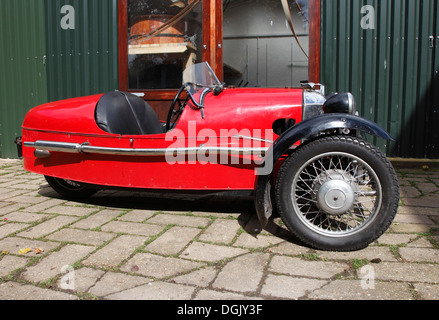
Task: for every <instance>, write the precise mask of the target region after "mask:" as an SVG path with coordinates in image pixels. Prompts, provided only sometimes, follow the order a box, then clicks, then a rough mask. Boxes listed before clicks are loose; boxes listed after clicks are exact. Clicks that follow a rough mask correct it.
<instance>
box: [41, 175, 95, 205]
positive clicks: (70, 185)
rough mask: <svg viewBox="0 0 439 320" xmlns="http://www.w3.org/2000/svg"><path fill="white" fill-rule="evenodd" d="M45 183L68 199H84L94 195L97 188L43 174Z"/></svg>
mask: <svg viewBox="0 0 439 320" xmlns="http://www.w3.org/2000/svg"><path fill="white" fill-rule="evenodd" d="M45 178H46V181H47V183H48V184H49V185H50V186H51V187H52V189H53V190H55V191H56V192H57V193H59V194H60V195H61V196H63V197H65V198H68V199H86V198H89V197H91V196H92V195H94V194H95V193H96V192H97V191H98V190H97V189H92V188H89V187H86V186H83V185H82V184H80V183H79V182H75V181H71V180H67V179H60V178H54V177H48V176H45Z"/></svg>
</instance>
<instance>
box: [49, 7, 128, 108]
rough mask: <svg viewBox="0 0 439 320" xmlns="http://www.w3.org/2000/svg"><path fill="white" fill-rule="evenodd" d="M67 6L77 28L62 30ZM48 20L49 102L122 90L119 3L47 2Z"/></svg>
mask: <svg viewBox="0 0 439 320" xmlns="http://www.w3.org/2000/svg"><path fill="white" fill-rule="evenodd" d="M66 5H69V6H72V7H73V8H74V15H75V25H74V29H66V30H64V29H63V28H61V27H60V22H61V19H62V18H63V17H64V16H66V14H62V13H61V9H62V8H63V7H64V6H66ZM64 12H65V11H64ZM69 13H70V12H69ZM46 17H47V77H48V87H49V93H48V98H49V100H50V101H54V100H60V99H66V98H70V97H77V96H84V95H89V94H96V93H101V92H106V91H111V90H115V89H118V87H119V80H118V24H117V21H118V20H117V0H46Z"/></svg>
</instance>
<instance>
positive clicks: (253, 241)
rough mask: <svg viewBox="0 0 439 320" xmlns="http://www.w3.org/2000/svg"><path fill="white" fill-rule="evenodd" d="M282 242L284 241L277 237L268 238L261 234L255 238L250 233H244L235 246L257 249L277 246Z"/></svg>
mask: <svg viewBox="0 0 439 320" xmlns="http://www.w3.org/2000/svg"><path fill="white" fill-rule="evenodd" d="M282 241H284V240H283V239H281V238H279V237H275V236H266V235H261V234H258V235H257V236H254V235H251V234H249V233H242V234H241V235H240V236H239V237H238V239H237V240H236V241H235V243H234V244H233V245H234V246H236V247H245V248H252V249H257V248H265V247H269V246H272V245H276V244H278V243H280V242H282Z"/></svg>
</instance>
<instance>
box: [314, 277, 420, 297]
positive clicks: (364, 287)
mask: <svg viewBox="0 0 439 320" xmlns="http://www.w3.org/2000/svg"><path fill="white" fill-rule="evenodd" d="M308 297H309V298H310V299H324V300H413V295H412V294H411V288H410V286H409V284H407V283H397V282H381V281H374V282H373V283H370V282H368V283H363V282H362V281H361V280H335V281H333V282H331V283H329V284H328V285H326V286H324V287H322V288H320V289H317V290H315V291H313V292H312V293H310V294H309V296H308Z"/></svg>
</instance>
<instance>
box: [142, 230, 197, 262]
mask: <svg viewBox="0 0 439 320" xmlns="http://www.w3.org/2000/svg"><path fill="white" fill-rule="evenodd" d="M160 229H162V227H160ZM200 232H201V230H200V229H196V228H189V227H179V226H174V227H172V228H170V229H169V230H167V231H166V232H165V233H164V234H162V235H160V237H158V238H157V239H156V240H154V241H153V242H151V243H150V244H148V245H147V246H146V248H145V249H146V250H148V251H151V252H155V253H158V254H163V255H172V254H177V253H179V252H180V251H181V250H183V249H184V248H185V247H186V246H187V245H188V244H189V242H191V241H192V240H193V239H194V238H195V237H196V236H197V235H198V234H199V233H200Z"/></svg>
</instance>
